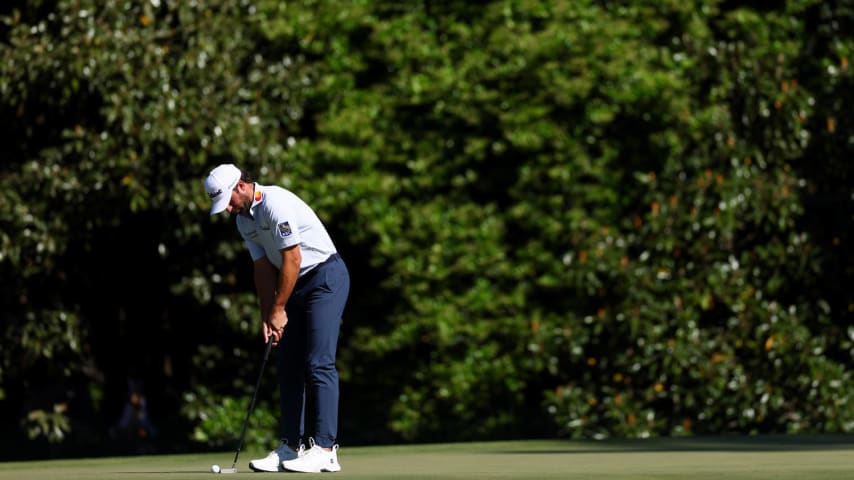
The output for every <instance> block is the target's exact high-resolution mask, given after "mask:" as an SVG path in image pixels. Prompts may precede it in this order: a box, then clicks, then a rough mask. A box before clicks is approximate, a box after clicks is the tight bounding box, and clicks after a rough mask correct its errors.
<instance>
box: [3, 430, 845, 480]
mask: <svg viewBox="0 0 854 480" xmlns="http://www.w3.org/2000/svg"><path fill="white" fill-rule="evenodd" d="M264 453H266V452H264ZM261 454H262V452H257V451H256V452H251V451H250V452H242V453H241V455H240V461H239V462H238V471H239V472H240V473H238V474H236V475H227V476H226V477H225V478H226V479H229V480H232V479H233V480H237V479H240V478H250V477H251V478H255V479H256V480H257V479H258V478H263V477H266V476H270V475H287V476H297V477H299V476H305V474H302V475H301V474H295V473H293V474H257V473H251V472H249V470H248V467H247V464H248V462H249V459H251V458H253V457H256V456H258V455H261ZM233 459H234V452H217V453H205V454H193V455H151V456H136V457H120V458H119V457H113V458H92V459H75V460H51V461H36V462H7V463H0V480H12V479H14V480H49V479H50V480H53V479H123V480H145V479H159V480H167V479H176V480H189V479H193V478H207V479H211V478H221V477H219V476H216V477H215V476H214V475H213V474H211V473H209V468H210V466H211V465H212V464H214V463H217V464H219V465H221V466H223V467H230V466H231V462H232V460H233ZM339 460H340V462H341V465H342V467H343V471H342V472H340V473H336V474H324V476H325V477H326V478H335V479H339V480H344V479H396V478H401V479H440V480H445V479H472V478H476V479H477V478H482V479H502V478H513V479H597V480H599V479H617V478H631V479H689V480H702V479H714V480H723V479H726V480H735V479H773V480H786V479H792V480H795V479H796V480H807V479H821V480H835V479H838V480H843V479H844V480H851V479H854V436H851V435H823V436H758V437H740V436H738V437H736V436H733V437H708V438H700V437H687V438H666V439H650V440H608V441H560V440H536V441H514V442H482V443H457V444H430V445H414V446H393V447H350V448H342V449H341V450H340V451H339ZM259 475H261V477H259ZM310 476H311V475H309V477H310ZM314 476H315V477H316V476H317V475H314Z"/></svg>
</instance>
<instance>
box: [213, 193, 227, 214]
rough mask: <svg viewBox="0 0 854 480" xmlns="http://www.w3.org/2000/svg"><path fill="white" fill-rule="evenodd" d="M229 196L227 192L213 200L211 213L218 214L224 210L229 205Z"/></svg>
mask: <svg viewBox="0 0 854 480" xmlns="http://www.w3.org/2000/svg"><path fill="white" fill-rule="evenodd" d="M229 200H230V199H229V196H228V195H225V194H221V195H220V197H219V198H218V199H216V200H215V201H214V202H213V205H211V215H216V214H217V213H220V212H222V211H223V210H225V208H226V207H228V201H229Z"/></svg>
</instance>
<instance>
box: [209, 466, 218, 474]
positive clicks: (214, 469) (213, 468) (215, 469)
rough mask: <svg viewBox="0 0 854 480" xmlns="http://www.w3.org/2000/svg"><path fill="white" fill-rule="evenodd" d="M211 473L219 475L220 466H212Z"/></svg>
mask: <svg viewBox="0 0 854 480" xmlns="http://www.w3.org/2000/svg"><path fill="white" fill-rule="evenodd" d="M211 472H213V473H219V465H211Z"/></svg>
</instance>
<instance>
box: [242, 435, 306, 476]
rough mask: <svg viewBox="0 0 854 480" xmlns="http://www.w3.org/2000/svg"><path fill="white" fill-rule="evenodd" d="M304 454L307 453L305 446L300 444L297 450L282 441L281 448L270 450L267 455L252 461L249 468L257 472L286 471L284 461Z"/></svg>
mask: <svg viewBox="0 0 854 480" xmlns="http://www.w3.org/2000/svg"><path fill="white" fill-rule="evenodd" d="M303 455H305V446H303V445H300V446H299V450H297V451H296V452H295V451H294V450H293V449H292V448H291V447H289V446H288V444H287V443H285V442H282V443H280V444H279V448H277V449H275V450H273V451H272V452H270V453H269V454H268V455H267V456H266V457H264V458H258V459H255V460H252V461H250V462H249V468H251V469H252V470H255V471H256V472H282V471H284V470H283V469H282V462H286V461H288V460H296V459H297V458H299V457H301V456H303Z"/></svg>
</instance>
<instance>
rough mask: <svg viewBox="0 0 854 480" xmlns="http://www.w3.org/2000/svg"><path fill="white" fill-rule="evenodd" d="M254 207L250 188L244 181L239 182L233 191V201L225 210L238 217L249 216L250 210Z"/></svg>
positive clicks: (230, 201)
mask: <svg viewBox="0 0 854 480" xmlns="http://www.w3.org/2000/svg"><path fill="white" fill-rule="evenodd" d="M251 206H252V194H251V193H250V192H249V186H248V185H247V184H245V183H243V181H239V182H237V185H235V186H234V189H233V190H232V191H231V199H230V200H229V202H228V206H227V207H225V210H226V211H227V212H228V213H236V214H238V215H247V216H248V215H249V208H250V207H251Z"/></svg>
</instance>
